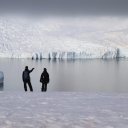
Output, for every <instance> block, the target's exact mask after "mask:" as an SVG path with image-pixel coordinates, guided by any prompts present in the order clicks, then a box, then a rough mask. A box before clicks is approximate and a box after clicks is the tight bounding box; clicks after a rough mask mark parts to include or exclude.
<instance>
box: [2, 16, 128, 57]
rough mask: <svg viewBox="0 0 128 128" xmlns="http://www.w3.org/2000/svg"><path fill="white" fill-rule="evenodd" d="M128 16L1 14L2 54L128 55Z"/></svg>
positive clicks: (63, 55)
mask: <svg viewBox="0 0 128 128" xmlns="http://www.w3.org/2000/svg"><path fill="white" fill-rule="evenodd" d="M127 26H128V18H125V17H122V18H119V17H107V16H106V17H75V18H74V17H43V18H39V17H36V18H33V17H27V16H17V15H3V16H0V57H4V58H5V57H6V58H32V59H43V58H49V59H90V58H103V59H105V58H117V57H125V58H127V57H128V28H127Z"/></svg>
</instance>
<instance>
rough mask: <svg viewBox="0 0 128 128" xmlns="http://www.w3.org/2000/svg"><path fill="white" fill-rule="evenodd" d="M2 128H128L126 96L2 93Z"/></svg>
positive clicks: (0, 113) (0, 110)
mask: <svg viewBox="0 0 128 128" xmlns="http://www.w3.org/2000/svg"><path fill="white" fill-rule="evenodd" d="M0 127H1V128H127V127H128V95H127V94H85V93H75V92H74V93H70V92H68V93H66V92H52V93H23V92H17V93H16V92H1V93H0Z"/></svg>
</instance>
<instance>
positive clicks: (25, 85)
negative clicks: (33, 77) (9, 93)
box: [24, 80, 33, 92]
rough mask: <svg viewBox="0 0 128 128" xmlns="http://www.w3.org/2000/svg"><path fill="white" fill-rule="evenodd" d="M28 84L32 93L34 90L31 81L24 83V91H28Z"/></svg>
mask: <svg viewBox="0 0 128 128" xmlns="http://www.w3.org/2000/svg"><path fill="white" fill-rule="evenodd" d="M27 84H28V86H29V89H30V91H31V92H32V91H33V88H32V85H31V82H30V80H29V81H24V90H25V91H27Z"/></svg>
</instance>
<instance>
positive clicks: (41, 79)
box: [40, 74, 43, 83]
mask: <svg viewBox="0 0 128 128" xmlns="http://www.w3.org/2000/svg"><path fill="white" fill-rule="evenodd" d="M42 81H43V80H42V74H41V76H40V82H41V83H42Z"/></svg>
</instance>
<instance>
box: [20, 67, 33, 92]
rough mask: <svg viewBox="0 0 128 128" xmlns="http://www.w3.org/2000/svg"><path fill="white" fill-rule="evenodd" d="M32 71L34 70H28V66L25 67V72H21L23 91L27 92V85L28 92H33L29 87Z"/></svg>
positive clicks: (30, 86)
mask: <svg viewBox="0 0 128 128" xmlns="http://www.w3.org/2000/svg"><path fill="white" fill-rule="evenodd" d="M33 70H34V68H32V69H31V70H29V69H28V66H26V67H25V70H24V71H23V74H22V79H23V83H24V90H25V91H27V84H28V86H29V88H30V91H31V92H32V91H33V88H32V85H31V80H30V75H29V74H30V73H31V72H32V71H33Z"/></svg>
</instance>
